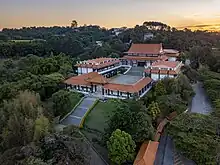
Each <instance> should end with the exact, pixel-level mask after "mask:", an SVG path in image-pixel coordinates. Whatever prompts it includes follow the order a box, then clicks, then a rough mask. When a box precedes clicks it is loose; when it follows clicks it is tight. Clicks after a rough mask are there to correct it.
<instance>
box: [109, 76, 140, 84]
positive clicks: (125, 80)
mask: <svg viewBox="0 0 220 165" xmlns="http://www.w3.org/2000/svg"><path fill="white" fill-rule="evenodd" d="M141 78H142V76H131V75H119V76H117V77H115V78H113V79H112V80H111V81H110V83H114V84H134V83H136V82H137V81H138V80H140V79H141Z"/></svg>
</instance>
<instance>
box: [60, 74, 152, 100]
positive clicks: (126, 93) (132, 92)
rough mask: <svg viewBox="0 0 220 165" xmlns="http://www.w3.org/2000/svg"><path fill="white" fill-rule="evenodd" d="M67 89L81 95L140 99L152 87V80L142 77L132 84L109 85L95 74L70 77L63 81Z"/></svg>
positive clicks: (99, 75) (104, 79) (102, 77)
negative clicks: (89, 94)
mask: <svg viewBox="0 0 220 165" xmlns="http://www.w3.org/2000/svg"><path fill="white" fill-rule="evenodd" d="M64 83H65V84H66V87H67V88H70V89H73V90H76V91H78V92H82V93H94V94H97V95H102V96H104V97H109V98H122V99H123V98H124V99H125V98H133V97H134V96H136V97H142V96H143V95H144V94H145V93H146V92H147V91H149V89H150V88H151V87H152V83H153V80H152V79H151V78H149V77H143V78H141V79H140V80H138V81H137V82H135V83H134V84H116V83H111V82H110V81H109V80H108V79H107V78H105V77H104V76H102V75H101V74H99V73H97V72H90V73H86V74H82V75H79V76H75V77H71V78H69V79H67V80H65V81H64Z"/></svg>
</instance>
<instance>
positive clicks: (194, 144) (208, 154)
mask: <svg viewBox="0 0 220 165" xmlns="http://www.w3.org/2000/svg"><path fill="white" fill-rule="evenodd" d="M218 123H219V122H218V121H217V120H216V119H214V118H212V117H211V116H206V115H201V114H194V113H184V114H181V115H179V116H178V117H176V118H175V119H174V120H173V121H172V122H171V123H170V125H169V126H168V132H169V135H171V136H172V137H173V139H174V142H175V145H176V147H177V149H178V150H180V151H181V153H182V154H184V155H185V156H186V157H187V158H189V159H192V160H194V161H195V162H196V164H198V165H204V164H205V165H206V164H209V165H216V156H217V152H218V150H217V147H218V144H219V143H220V141H219V138H217V135H216V125H217V124H218Z"/></svg>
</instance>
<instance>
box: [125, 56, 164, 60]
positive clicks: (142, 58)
mask: <svg viewBox="0 0 220 165" xmlns="http://www.w3.org/2000/svg"><path fill="white" fill-rule="evenodd" d="M163 58H164V56H158V57H143V56H124V57H123V58H122V59H127V60H139V61H157V60H163Z"/></svg>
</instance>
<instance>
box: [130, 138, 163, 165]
mask: <svg viewBox="0 0 220 165" xmlns="http://www.w3.org/2000/svg"><path fill="white" fill-rule="evenodd" d="M158 145H159V142H154V141H149V142H144V143H143V144H142V145H141V148H140V150H139V152H138V154H137V156H136V159H135V161H134V165H154V161H155V158H156V153H157V149H158Z"/></svg>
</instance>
